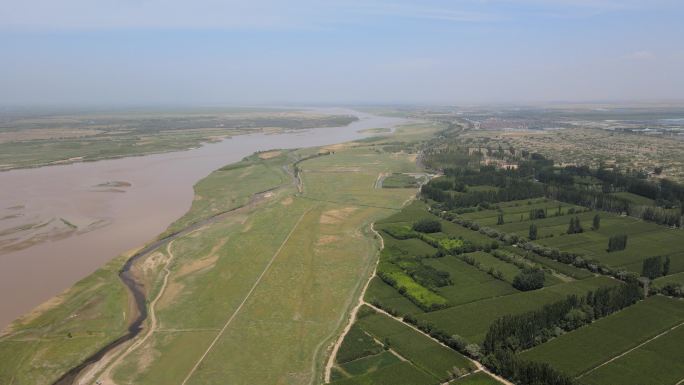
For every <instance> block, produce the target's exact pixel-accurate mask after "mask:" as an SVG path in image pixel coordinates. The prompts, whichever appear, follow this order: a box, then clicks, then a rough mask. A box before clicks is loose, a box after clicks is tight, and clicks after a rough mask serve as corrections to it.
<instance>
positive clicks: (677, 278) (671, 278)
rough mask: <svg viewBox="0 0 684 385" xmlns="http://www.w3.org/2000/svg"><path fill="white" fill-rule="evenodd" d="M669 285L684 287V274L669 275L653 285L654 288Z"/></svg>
mask: <svg viewBox="0 0 684 385" xmlns="http://www.w3.org/2000/svg"><path fill="white" fill-rule="evenodd" d="M668 283H675V284H679V285H684V272H679V273H677V274H672V275H668V276H666V277H660V278H657V279H655V280H654V281H653V283H652V285H653V286H654V287H658V288H660V287H663V286H665V285H667V284H668Z"/></svg>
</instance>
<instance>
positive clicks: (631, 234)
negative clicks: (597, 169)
mask: <svg viewBox="0 0 684 385" xmlns="http://www.w3.org/2000/svg"><path fill="white" fill-rule="evenodd" d="M600 215H601V218H602V219H601V228H600V230H598V231H592V230H589V231H585V232H583V233H580V234H572V235H564V236H556V237H553V238H544V239H540V240H537V241H536V242H537V243H540V244H542V245H545V246H549V247H555V248H558V249H560V250H563V251H569V252H575V253H580V254H582V255H584V256H585V257H586V258H590V259H596V260H598V261H600V262H602V263H605V264H607V265H608V266H611V267H622V268H625V269H627V270H629V271H633V272H636V273H641V267H642V261H643V259H644V258H646V257H649V256H670V258H671V266H670V274H673V273H678V272H681V271H684V252H683V251H682V250H683V248H684V237H682V234H681V230H677V229H669V228H666V227H664V226H660V225H657V224H654V223H650V222H644V221H642V220H638V219H635V218H631V217H621V216H616V215H612V214H608V213H601V214H600ZM586 223H587V225H588V224H589V223H591V222H590V220H589V219H587V221H586ZM540 228H541V227H540ZM616 234H627V236H628V241H627V248H626V249H625V250H621V251H613V252H608V251H607V247H608V239H609V238H610V236H611V235H616Z"/></svg>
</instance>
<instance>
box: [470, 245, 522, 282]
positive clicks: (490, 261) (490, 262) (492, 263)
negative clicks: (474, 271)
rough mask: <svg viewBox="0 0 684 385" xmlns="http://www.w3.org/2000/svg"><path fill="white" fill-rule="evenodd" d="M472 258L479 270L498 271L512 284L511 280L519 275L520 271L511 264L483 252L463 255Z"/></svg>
mask: <svg viewBox="0 0 684 385" xmlns="http://www.w3.org/2000/svg"><path fill="white" fill-rule="evenodd" d="M465 255H466V256H469V257H471V258H473V259H474V260H475V261H476V262H478V263H479V264H480V268H481V269H482V270H484V271H489V270H490V269H493V270H494V271H499V272H501V274H502V275H503V279H504V280H505V281H506V282H508V283H512V282H513V278H515V276H516V275H518V274H520V272H521V270H520V269H519V268H518V267H517V266H515V265H514V264H512V263H508V262H504V261H502V260H500V259H498V258H496V257H494V256H493V255H491V254H489V253H485V252H484V251H476V252H474V253H468V254H465Z"/></svg>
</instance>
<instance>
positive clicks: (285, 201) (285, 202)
mask: <svg viewBox="0 0 684 385" xmlns="http://www.w3.org/2000/svg"><path fill="white" fill-rule="evenodd" d="M292 202H294V199H292V197H287V198H285V199H283V200H282V201H280V204H281V205H283V206H289V205H291V204H292Z"/></svg>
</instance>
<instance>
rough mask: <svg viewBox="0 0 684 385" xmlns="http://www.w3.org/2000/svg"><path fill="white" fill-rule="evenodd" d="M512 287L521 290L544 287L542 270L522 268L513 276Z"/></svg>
mask: <svg viewBox="0 0 684 385" xmlns="http://www.w3.org/2000/svg"><path fill="white" fill-rule="evenodd" d="M513 287H514V288H516V289H518V290H521V291H529V290H537V289H541V288H542V287H544V271H542V270H541V269H524V270H523V271H521V272H520V274H518V275H516V276H515V278H513Z"/></svg>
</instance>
